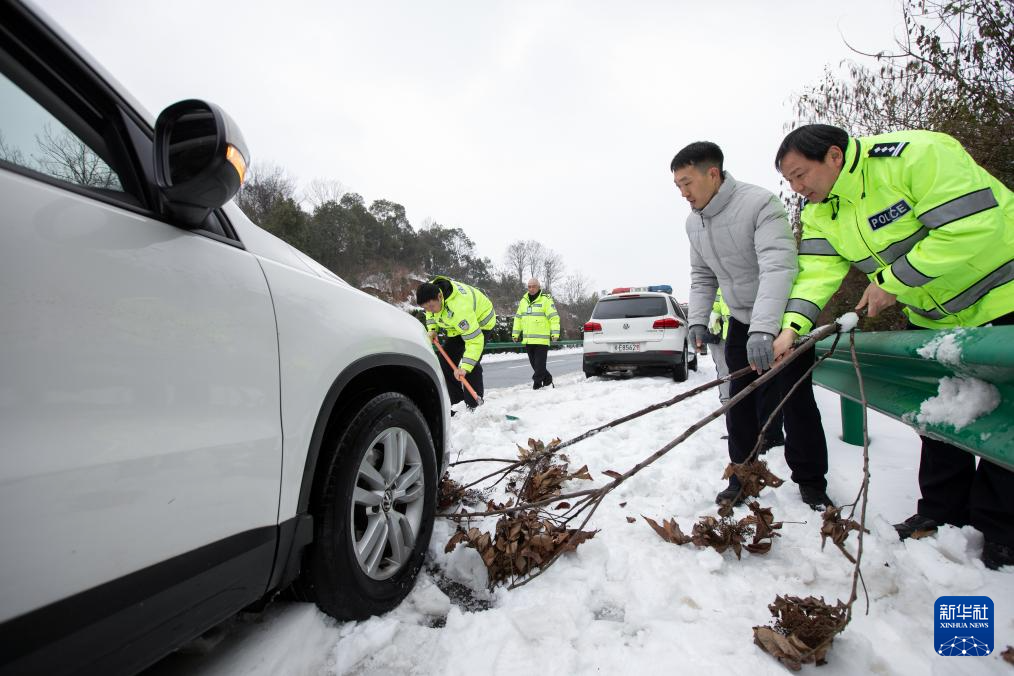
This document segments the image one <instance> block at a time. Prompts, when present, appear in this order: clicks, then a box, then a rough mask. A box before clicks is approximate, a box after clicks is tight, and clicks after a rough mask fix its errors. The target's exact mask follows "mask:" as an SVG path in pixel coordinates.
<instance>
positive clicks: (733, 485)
mask: <svg viewBox="0 0 1014 676" xmlns="http://www.w3.org/2000/svg"><path fill="white" fill-rule="evenodd" d="M739 489H740V485H739V479H737V478H736V477H732V478H730V479H729V485H728V487H727V488H725V489H723V490H722V491H720V492H719V493H718V495H716V496H715V504H716V505H721V504H722V503H726V502H731V503H732V506H733V507H735V506H737V505H741V504H743V501H744V500H745V499H746V496H745V495H743V493H742V492H741V491H740V490H739ZM733 501H735V502H733Z"/></svg>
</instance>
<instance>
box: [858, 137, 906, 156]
mask: <svg viewBox="0 0 1014 676" xmlns="http://www.w3.org/2000/svg"><path fill="white" fill-rule="evenodd" d="M907 147H908V141H895V142H894V143H878V144H876V145H874V146H873V147H872V148H870V152H869V153H867V156H868V157H901V153H903V152H904V151H905V148H907Z"/></svg>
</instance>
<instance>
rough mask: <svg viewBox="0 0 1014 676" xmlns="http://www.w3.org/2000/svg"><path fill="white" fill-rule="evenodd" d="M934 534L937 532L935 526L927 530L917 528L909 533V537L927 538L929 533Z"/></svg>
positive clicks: (915, 538)
mask: <svg viewBox="0 0 1014 676" xmlns="http://www.w3.org/2000/svg"><path fill="white" fill-rule="evenodd" d="M936 534H937V531H936V529H935V528H933V529H929V530H917V531H913V533H912V534H911V535H909V537H910V538H912V539H913V540H922V539H923V538H928V537H930V536H931V535H936Z"/></svg>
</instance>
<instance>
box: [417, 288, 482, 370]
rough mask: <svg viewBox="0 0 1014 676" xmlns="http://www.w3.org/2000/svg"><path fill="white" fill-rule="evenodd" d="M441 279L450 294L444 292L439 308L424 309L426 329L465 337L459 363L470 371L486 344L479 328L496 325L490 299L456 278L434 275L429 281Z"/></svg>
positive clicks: (477, 361)
mask: <svg viewBox="0 0 1014 676" xmlns="http://www.w3.org/2000/svg"><path fill="white" fill-rule="evenodd" d="M438 280H445V281H447V282H449V283H450V284H451V288H452V291H451V295H450V296H447V295H445V296H444V304H443V307H441V308H440V312H437V313H432V312H427V313H426V330H427V331H437V330H441V329H442V330H443V331H445V332H446V333H447V335H448V336H451V337H453V336H461V337H462V338H464V340H465V354H464V356H463V357H462V358H461V363H460V364H458V366H459V367H461V368H462V369H464V370H465V372H466V373H471V372H472V369H473V368H475V365H476V364H478V363H479V359H480V358H481V357H482V348H483V347H484V346H485V345H486V338H485V337H484V336H483V335H482V332H483V330H487V331H488V330H489V329H492V328H493V326H495V325H496V313H495V312H494V311H493V301H491V300H490V299H489V298H487V297H486V294H484V293H483V292H482V291H479V290H478V289H476V288H475V287H473V286H469V285H468V284H463V283H461V282H456V281H454V280H453V279H451V278H449V277H442V276H438V277H434V278H433V279H432V280H431V282H433V283H435V282H437V281H438Z"/></svg>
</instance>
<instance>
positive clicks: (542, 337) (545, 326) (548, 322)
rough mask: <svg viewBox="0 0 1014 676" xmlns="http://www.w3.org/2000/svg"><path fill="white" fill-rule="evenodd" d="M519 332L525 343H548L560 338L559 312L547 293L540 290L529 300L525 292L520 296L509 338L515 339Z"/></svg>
mask: <svg viewBox="0 0 1014 676" xmlns="http://www.w3.org/2000/svg"><path fill="white" fill-rule="evenodd" d="M521 334H523V336H524V337H523V339H522V341H521V342H522V343H523V344H525V345H549V341H550V340H560V314H559V313H558V312H557V311H556V303H554V302H553V297H552V296H550V295H549V294H548V293H543V292H541V291H540V292H539V295H538V296H536V297H535V300H529V298H528V294H527V293H526V294H525V295H524V296H522V297H521V302H520V303H518V311H517V313H516V314H515V315H514V328H512V329H511V340H514V341H517V340H518V337H519V335H521Z"/></svg>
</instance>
